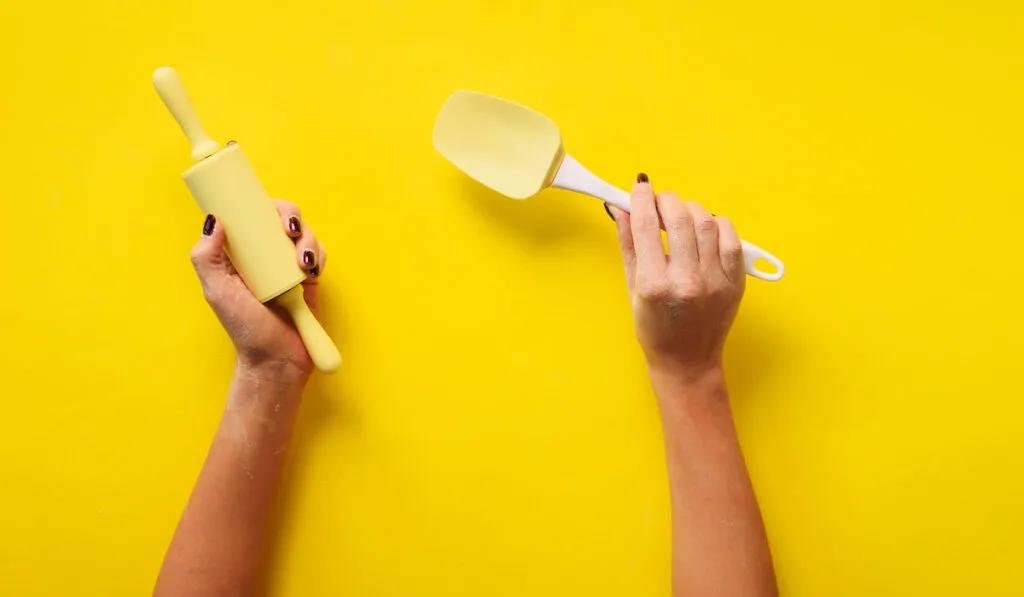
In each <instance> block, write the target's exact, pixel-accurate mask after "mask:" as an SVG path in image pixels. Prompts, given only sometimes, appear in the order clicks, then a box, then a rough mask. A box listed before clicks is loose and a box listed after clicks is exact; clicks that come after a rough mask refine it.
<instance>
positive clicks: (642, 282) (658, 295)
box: [636, 278, 668, 301]
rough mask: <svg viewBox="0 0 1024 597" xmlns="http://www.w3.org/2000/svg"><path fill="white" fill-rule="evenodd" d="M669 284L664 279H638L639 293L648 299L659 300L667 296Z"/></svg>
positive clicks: (641, 296)
mask: <svg viewBox="0 0 1024 597" xmlns="http://www.w3.org/2000/svg"><path fill="white" fill-rule="evenodd" d="M667 291H668V285H667V284H665V282H664V280H659V279H654V280H652V279H649V278H638V279H637V281H636V293H637V295H638V296H639V297H640V298H642V299H644V300H648V301H659V300H662V299H664V298H666V297H667V295H668V293H667Z"/></svg>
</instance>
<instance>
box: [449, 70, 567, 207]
mask: <svg viewBox="0 0 1024 597" xmlns="http://www.w3.org/2000/svg"><path fill="white" fill-rule="evenodd" d="M434 149H436V150H437V151H438V152H439V153H440V154H441V155H443V156H444V157H445V158H447V159H448V161H450V162H451V163H453V164H455V166H456V167H457V168H459V170H462V171H463V172H465V173H466V174H468V175H469V176H470V177H472V178H473V179H475V180H476V181H478V182H480V183H481V184H484V185H486V186H488V187H490V188H492V189H494V190H495V191H497V192H499V193H501V194H503V195H507V196H509V197H512V198H513V199H526V198H527V197H532V196H533V195H536V194H537V193H539V192H540V191H541V190H543V189H544V188H545V187H548V186H550V185H551V182H552V181H553V180H554V178H555V174H556V173H557V172H558V167H559V166H560V165H561V164H562V158H564V157H565V150H564V149H563V148H562V136H561V134H560V133H559V132H558V127H557V126H556V125H555V123H554V122H552V121H551V119H550V118H548V117H547V116H544V115H543V114H541V113H539V112H535V111H533V110H531V109H529V108H526V107H524V106H520V105H519V104H516V103H513V102H510V101H508V100H504V99H501V98H498V97H494V96H491V95H486V94H483V93H477V92H475V91H465V90H460V91H456V92H455V93H453V94H452V95H451V97H449V98H448V101H447V102H445V104H444V106H443V107H442V108H441V113H440V114H438V116H437V122H436V123H435V124H434Z"/></svg>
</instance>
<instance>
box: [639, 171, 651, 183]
mask: <svg viewBox="0 0 1024 597" xmlns="http://www.w3.org/2000/svg"><path fill="white" fill-rule="evenodd" d="M636 181H637V182H651V179H649V178H647V175H646V174H644V173H643V172H641V173H640V174H637V175H636Z"/></svg>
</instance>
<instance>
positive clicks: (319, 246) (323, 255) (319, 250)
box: [305, 242, 327, 284]
mask: <svg viewBox="0 0 1024 597" xmlns="http://www.w3.org/2000/svg"><path fill="white" fill-rule="evenodd" d="M325 267H327V249H325V248H324V244H323V243H322V242H317V243H316V265H314V266H313V267H312V268H310V269H309V276H308V277H307V278H306V282H305V283H308V284H316V283H317V282H318V281H319V280H320V276H322V275H324V268H325Z"/></svg>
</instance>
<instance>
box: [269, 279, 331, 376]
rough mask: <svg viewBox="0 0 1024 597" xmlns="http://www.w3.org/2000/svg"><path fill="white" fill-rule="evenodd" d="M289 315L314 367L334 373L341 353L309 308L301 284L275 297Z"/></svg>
mask: <svg viewBox="0 0 1024 597" xmlns="http://www.w3.org/2000/svg"><path fill="white" fill-rule="evenodd" d="M274 300H276V301H277V304H279V305H281V306H282V307H284V308H285V310H287V311H288V314H289V315H291V317H292V321H293V322H294V323H295V328H296V329H297V330H299V336H302V343H303V344H305V345H306V352H308V353H309V357H310V358H311V359H313V364H314V365H316V368H317V369H319V370H320V371H323V372H324V373H334V372H335V371H337V370H338V367H341V353H339V352H338V348H337V347H336V346H334V342H331V338H330V336H328V335H327V332H326V331H324V328H323V326H321V325H320V322H319V321H317V319H316V316H314V315H313V312H312V311H310V310H309V305H307V304H306V299H305V298H304V297H303V291H302V284H296V285H295V286H293V287H291V288H290V289H288V290H286V291H285V292H284V293H283V294H281V295H280V296H278V297H277V298H276V299H274Z"/></svg>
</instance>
